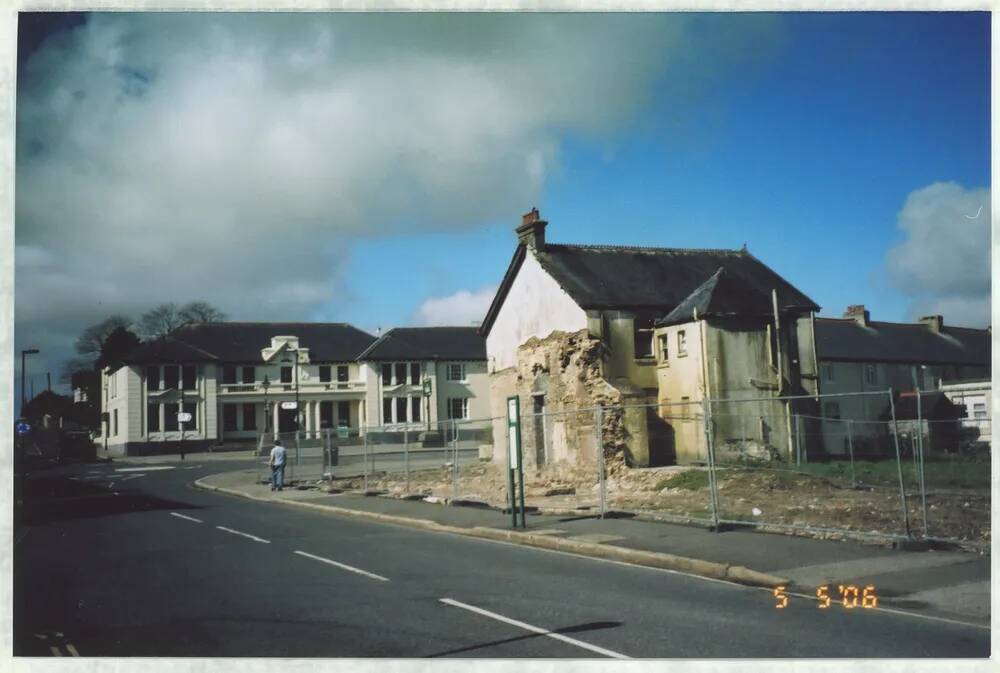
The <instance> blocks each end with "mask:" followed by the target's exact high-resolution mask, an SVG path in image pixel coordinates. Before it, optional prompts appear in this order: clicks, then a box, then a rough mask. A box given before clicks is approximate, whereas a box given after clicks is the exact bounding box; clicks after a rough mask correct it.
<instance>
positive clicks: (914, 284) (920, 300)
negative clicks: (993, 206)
mask: <svg viewBox="0 0 1000 673" xmlns="http://www.w3.org/2000/svg"><path fill="white" fill-rule="evenodd" d="M990 212H991V211H990V192H989V190H988V189H965V188H964V187H962V186H961V185H958V184H956V183H954V182H937V183H934V184H932V185H929V186H927V187H924V188H922V189H918V190H916V191H914V192H912V193H910V195H909V196H907V198H906V202H905V203H904V205H903V209H902V210H901V211H900V212H899V215H898V218H897V220H898V226H899V228H900V229H901V230H902V231H903V232H904V234H905V239H904V240H903V241H902V242H901V243H900V244H899V245H897V246H895V247H893V248H892V249H890V250H889V252H888V254H887V256H886V265H887V269H888V272H889V277H890V279H891V281H892V282H893V284H894V285H895V286H896V287H897V288H898V289H899V290H900V291H901V292H903V293H904V294H905V295H906V296H908V297H909V298H910V300H911V303H910V313H911V317H912V318H916V317H919V316H920V315H928V314H940V315H942V316H944V319H945V323H946V324H957V325H965V326H974V327H982V326H985V325H987V324H989V316H990Z"/></svg>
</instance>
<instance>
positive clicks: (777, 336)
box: [771, 289, 792, 458]
mask: <svg viewBox="0 0 1000 673" xmlns="http://www.w3.org/2000/svg"><path fill="white" fill-rule="evenodd" d="M771 305H772V306H773V307H774V349H775V356H776V359H777V361H778V362H777V365H778V390H777V391H776V392H777V397H781V389H782V388H783V387H784V383H785V374H784V362H783V361H782V357H781V317H780V314H779V312H778V290H777V289H772V290H771ZM785 435H786V436H787V437H788V455H789V458H791V456H792V403H791V401H789V400H785Z"/></svg>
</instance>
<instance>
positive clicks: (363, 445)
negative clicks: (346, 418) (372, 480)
mask: <svg viewBox="0 0 1000 673" xmlns="http://www.w3.org/2000/svg"><path fill="white" fill-rule="evenodd" d="M364 431H365V434H364V441H363V442H362V443H361V461H362V465H363V468H362V469H363V470H364V476H365V491H367V490H368V425H367V424H366V425H365V426H364Z"/></svg>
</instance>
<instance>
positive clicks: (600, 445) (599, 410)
mask: <svg viewBox="0 0 1000 673" xmlns="http://www.w3.org/2000/svg"><path fill="white" fill-rule="evenodd" d="M594 434H595V437H596V439H597V441H596V445H597V483H598V491H599V493H600V501H601V510H600V511H601V518H602V519H603V518H604V514H605V512H606V511H607V487H606V485H605V483H604V481H605V475H604V407H602V406H601V405H600V404H598V405H597V406H596V407H595V408H594Z"/></svg>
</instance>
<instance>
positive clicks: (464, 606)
mask: <svg viewBox="0 0 1000 673" xmlns="http://www.w3.org/2000/svg"><path fill="white" fill-rule="evenodd" d="M439 600H440V601H441V602H442V603H444V604H445V605H451V606H454V607H456V608H462V609H463V610H468V611H469V612H475V613H476V614H479V615H483V616H484V617H489V618H490V619H495V620H497V621H498V622H503V623H505V624H510V625H511V626H517V627H518V628H522V629H524V630H525V631H531V632H533V633H537V634H539V635H542V636H548V637H549V638H554V639H556V640H560V641H562V642H564V643H569V644H570V645H575V646H576V647H581V648H583V649H585V650H589V651H591V652H596V653H597V654H603V655H604V656H606V657H611V658H612V659H630V658H631V657H629V656H628V655H625V654H622V653H620V652H615V651H613V650H606V649H604V648H603V647H598V646H597V645H591V644H590V643H585V642H583V641H582V640H577V639H576V638H570V637H569V636H564V635H563V634H561V633H555V632H553V631H549V630H548V629H543V628H541V627H538V626H532V625H531V624H526V623H525V622H521V621H518V620H516V619H511V618H510V617H504V616H503V615H498V614H497V613H495V612H490V611H489V610H484V609H482V608H477V607H476V606H475V605H469V604H468V603H460V602H459V601H456V600H452V599H451V598H441V599H439Z"/></svg>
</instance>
